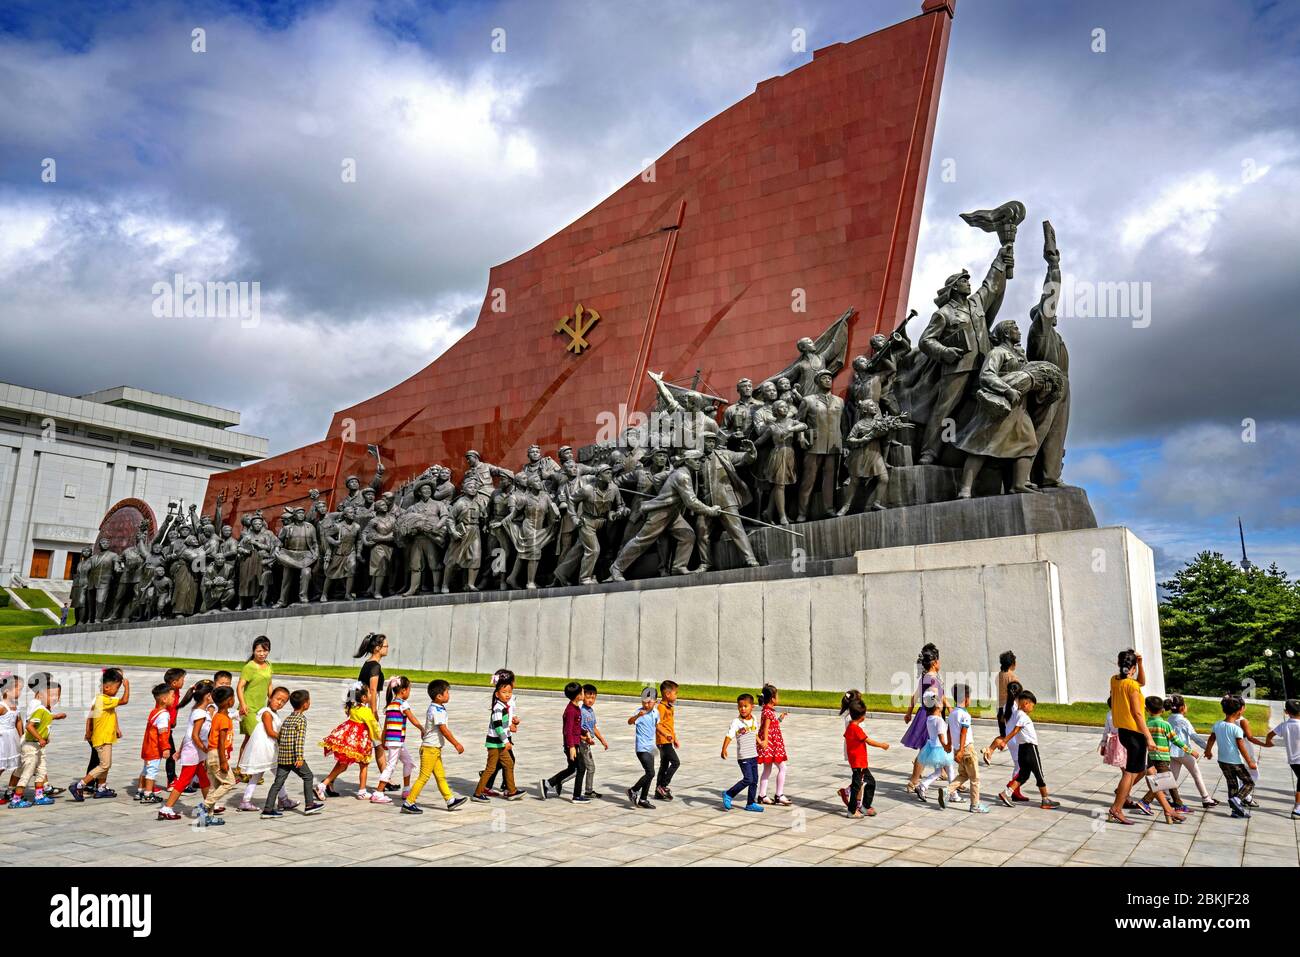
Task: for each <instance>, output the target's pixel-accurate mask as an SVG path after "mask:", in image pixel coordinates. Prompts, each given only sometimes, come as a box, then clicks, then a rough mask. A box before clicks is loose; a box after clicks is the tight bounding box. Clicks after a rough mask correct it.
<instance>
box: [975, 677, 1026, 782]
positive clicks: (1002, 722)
mask: <svg viewBox="0 0 1300 957" xmlns="http://www.w3.org/2000/svg"><path fill="white" fill-rule="evenodd" d="M1023 690H1024V689H1023V688H1022V687H1021V686H1020V682H1019V681H1011V682H1008V684H1007V700H1006V704H1004V705H1003V707H1002V709H1001V710H1000V711H999V712H998V727H999V728H1006V729H1008V730H1009V729H1010V728H1011V727H1012V726H1013V725H1014V724H1015V722H1016V713H1017V712H1018V711H1019V710H1020V703H1019V698H1020V692H1021V691H1023ZM999 750H1006V751H1009V752H1010V753H1011V778H1012V779H1013V780H1015V779H1016V778H1018V777H1019V776H1020V742H1019V741H1016V740H1015V739H1013V738H1011V737H1010V736H1009V735H1008V734H1007V733H1006V731H1000V732H999V733H998V736H997V737H996V738H994V739H993V741H992V742H991V743H990V744H989V746H988V747H987V748H985V749H984V753H983V756H982V760H983V761H984V765H985V767H992V766H993V761H992V754H993V752H994V751H999ZM1011 800H1012V801H1021V802H1024V801H1028V800H1029V798H1027V797H1025V796H1024V795H1023V794H1021V793H1020V784H1019V783H1017V784H1016V785H1015V786H1014V787H1013V788H1012V789H1011Z"/></svg>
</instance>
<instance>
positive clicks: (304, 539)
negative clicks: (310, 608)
mask: <svg viewBox="0 0 1300 957" xmlns="http://www.w3.org/2000/svg"><path fill="white" fill-rule="evenodd" d="M319 557H320V542H319V541H318V540H317V538H316V526H314V525H312V524H311V523H309V522H308V521H307V511H306V509H303V508H295V509H294V510H293V516H292V518H291V519H288V520H286V521H285V523H284V525H283V527H282V528H281V529H280V547H279V548H278V549H277V550H276V553H275V560H276V563H277V564H279V566H280V573H281V578H280V600H279V601H278V602H276V604H275V607H276V608H286V607H288V605H289V604H290V602H289V592H290V583H291V582H292V580H293V578H294V576H295V575H296V576H297V578H298V602H300V603H302V604H304V605H305V604H307V603H308V602H309V601H311V595H310V592H309V586H310V585H311V569H312V566H313V565H315V564H316V560H317V559H318V558H319Z"/></svg>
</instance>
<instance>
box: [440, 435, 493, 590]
mask: <svg viewBox="0 0 1300 957" xmlns="http://www.w3.org/2000/svg"><path fill="white" fill-rule="evenodd" d="M475 454H476V455H477V453H475ZM460 490H461V494H460V497H459V498H457V499H456V501H454V502H452V504H451V511H450V512H449V513H448V515H447V535H448V542H447V552H446V554H445V555H444V556H443V561H444V564H445V565H446V569H445V571H444V573H443V577H442V593H443V594H444V595H445V594H447V593H448V592H449V591H450V590H451V581H452V572H454V571H455V570H456V569H460V571H461V572H462V574H463V580H464V584H465V590H466V591H478V585H477V580H478V570H479V564H480V563H481V562H482V560H483V540H482V536H481V534H480V530H479V523H480V522H481V521H482V518H483V514H484V509H483V508H482V507H481V506H480V505H479V480H478V478H477V477H476V476H475V475H473V474H470V475H466V476H465V478H464V479H462V481H461V487H460Z"/></svg>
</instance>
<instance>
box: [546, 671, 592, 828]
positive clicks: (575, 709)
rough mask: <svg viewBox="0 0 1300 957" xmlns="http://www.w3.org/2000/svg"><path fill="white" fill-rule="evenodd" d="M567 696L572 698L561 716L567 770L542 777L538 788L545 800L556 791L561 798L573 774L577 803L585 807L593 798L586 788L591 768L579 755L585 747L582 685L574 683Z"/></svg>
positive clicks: (570, 685) (565, 691)
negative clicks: (585, 782)
mask: <svg viewBox="0 0 1300 957" xmlns="http://www.w3.org/2000/svg"><path fill="white" fill-rule="evenodd" d="M564 697H566V698H568V699H569V703H568V704H567V705H566V706H565V708H564V713H563V714H562V715H561V716H560V742H561V744H562V745H563V748H564V760H565V762H566V764H565V766H564V768H563V770H560V771H557V772H556V773H555V774H553V775H552V776H551V777H549V778H542V780H541V782H540V783H539V784H538V787H539V788H540V789H541V792H542V800H543V801H545V800H546V799H547V798H548V797H550V793H551V792H552V791H554V792H555V796H556V797H559V796H560V795H562V794H563V793H564V791H563V787H564V781H565V779H566V778H568V777H569V776H570V775H572V776H573V803H575V804H585V803H587V802H588V801H590V800H591V799H590V798H588V797H587V794H586V791H585V790H584V789H583V787H582V782H583V778H584V777H585V776H586V774H587V766H586V764H584V763H583V761H582V759H581V757H580V756H579V754H578V748H579V747H580V746H581V744H582V708H581V706H580V705H579V702H580V701H581V700H582V685H581V684H580V683H579V682H577V681H570V682H569V683H568V684H566V685H565V686H564Z"/></svg>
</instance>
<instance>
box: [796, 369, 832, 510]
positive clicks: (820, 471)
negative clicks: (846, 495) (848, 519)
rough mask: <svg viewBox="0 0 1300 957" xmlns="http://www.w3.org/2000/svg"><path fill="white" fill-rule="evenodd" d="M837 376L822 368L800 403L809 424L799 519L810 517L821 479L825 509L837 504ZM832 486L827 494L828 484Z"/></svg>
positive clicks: (802, 473)
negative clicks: (834, 384)
mask: <svg viewBox="0 0 1300 957" xmlns="http://www.w3.org/2000/svg"><path fill="white" fill-rule="evenodd" d="M833 379H834V377H833V376H832V375H831V373H830V372H829V371H828V370H826V369H823V370H821V371H820V372H818V373H817V374H816V376H815V378H814V380H813V391H812V393H811V394H810V395H805V396H804V398H803V403H802V404H801V405H800V406H799V420H800V421H801V422H803V423H804V424H805V425H806V426H808V431H806V432H804V433H802V435H801V439H802V440H803V449H804V452H803V468H802V471H801V474H800V481H799V517H798V518H797V519H796V521H799V522H805V521H807V520H808V506H809V503H810V502H811V500H812V493H813V490H814V489H815V488H816V487H817V484H818V479H820V480H821V485H822V488H821V489H820V495H819V497H820V498H821V500H822V506H823V511H824V512H829V511H831V510H832V509H833V508H834V507H835V505H834V499H833V486H834V482H835V476H836V472H837V470H838V468H839V464H840V450H841V449H842V448H843V424H842V422H841V417H842V416H843V414H844V400H843V399H841V398H840V397H839V396H837V395H833V394H832V393H831V382H832V381H833ZM828 485H830V486H831V487H832V493H830V494H828V492H827V490H826V486H828Z"/></svg>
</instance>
